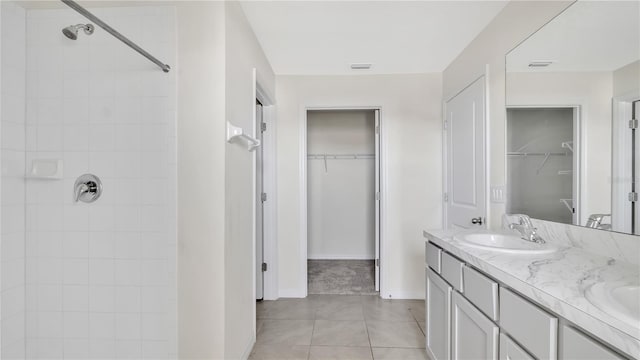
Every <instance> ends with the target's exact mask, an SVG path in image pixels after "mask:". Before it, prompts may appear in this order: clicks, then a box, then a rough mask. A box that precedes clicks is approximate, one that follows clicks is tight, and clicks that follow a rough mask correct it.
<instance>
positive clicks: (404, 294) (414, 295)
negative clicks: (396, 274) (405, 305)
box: [380, 290, 425, 300]
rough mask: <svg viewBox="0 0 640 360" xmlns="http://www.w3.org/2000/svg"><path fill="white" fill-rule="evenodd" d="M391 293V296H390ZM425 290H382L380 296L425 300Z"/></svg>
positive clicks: (384, 297)
mask: <svg viewBox="0 0 640 360" xmlns="http://www.w3.org/2000/svg"><path fill="white" fill-rule="evenodd" d="M389 295H391V297H389ZM424 296H425V294H424V292H421V291H403V290H399V291H393V290H391V291H386V290H385V291H381V292H380V297H382V298H383V299H403V300H424Z"/></svg>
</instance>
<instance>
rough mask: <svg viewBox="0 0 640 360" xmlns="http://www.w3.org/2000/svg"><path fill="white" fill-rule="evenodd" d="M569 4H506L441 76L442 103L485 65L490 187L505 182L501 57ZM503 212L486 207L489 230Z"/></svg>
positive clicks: (496, 207) (499, 206) (500, 205)
mask: <svg viewBox="0 0 640 360" xmlns="http://www.w3.org/2000/svg"><path fill="white" fill-rule="evenodd" d="M570 4H571V1H512V2H510V3H509V4H507V6H506V7H505V8H504V9H503V10H502V11H501V12H500V13H499V14H498V16H496V18H495V19H494V20H493V21H492V22H491V23H490V24H489V25H487V27H486V28H485V29H484V30H483V31H482V32H481V33H480V34H479V35H478V36H477V37H476V38H475V39H474V40H473V41H472V42H471V43H470V44H469V45H468V46H467V47H466V48H465V50H464V51H463V52H462V53H461V54H460V55H458V57H457V58H456V59H455V60H454V61H453V62H452V63H451V64H450V65H449V66H448V67H447V68H446V69H445V71H444V73H443V99H444V100H445V101H446V100H447V99H450V98H451V97H452V96H454V95H455V94H456V93H458V92H459V91H461V90H462V89H463V88H464V87H465V86H467V85H469V84H470V83H471V82H473V81H474V80H476V79H477V78H478V77H480V75H482V74H483V73H484V72H485V68H486V66H487V65H488V66H489V76H488V78H487V81H488V85H489V92H488V95H487V96H488V97H487V99H488V105H489V107H488V109H489V114H488V117H487V119H488V126H489V144H490V145H489V157H488V158H489V163H490V169H489V174H488V177H489V184H490V186H504V185H505V183H506V172H505V162H506V159H505V149H506V147H505V138H506V133H505V125H506V116H505V114H506V112H505V55H506V54H507V52H508V51H509V50H511V49H513V48H514V47H515V46H516V45H518V43H520V42H521V41H522V40H524V39H525V38H526V37H527V36H529V35H530V34H532V33H533V32H535V31H536V30H537V29H539V28H540V27H541V26H543V25H544V24H545V23H546V22H548V21H549V20H551V19H552V18H553V17H554V16H556V15H557V14H558V13H560V12H561V11H562V10H563V9H565V8H566V7H567V6H569V5H570ZM504 211H505V204H503V203H491V204H490V206H489V222H490V227H492V228H499V227H500V226H501V216H502V214H503V213H504Z"/></svg>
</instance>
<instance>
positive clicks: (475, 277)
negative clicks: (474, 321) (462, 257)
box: [462, 266, 498, 321]
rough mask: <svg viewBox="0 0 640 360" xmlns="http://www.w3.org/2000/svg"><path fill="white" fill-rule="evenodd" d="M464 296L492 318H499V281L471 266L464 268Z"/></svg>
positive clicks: (495, 319) (494, 319)
mask: <svg viewBox="0 0 640 360" xmlns="http://www.w3.org/2000/svg"><path fill="white" fill-rule="evenodd" d="M462 279H463V283H464V296H465V297H466V298H467V299H469V300H470V301H471V302H472V303H473V304H474V305H475V306H477V307H478V309H480V310H481V311H482V312H483V313H484V314H485V315H487V316H488V317H489V318H490V319H491V320H493V321H497V320H498V283H497V282H495V281H493V280H491V279H489V278H488V277H486V276H484V275H483V274H481V273H480V272H478V271H476V270H474V269H473V268H471V267H469V266H465V267H464V268H462Z"/></svg>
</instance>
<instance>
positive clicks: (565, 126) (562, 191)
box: [506, 1, 640, 234]
mask: <svg viewBox="0 0 640 360" xmlns="http://www.w3.org/2000/svg"><path fill="white" fill-rule="evenodd" d="M506 69H507V74H506V82H507V83H506V87H507V92H506V104H507V141H506V143H507V148H506V152H507V154H506V156H507V193H508V197H507V198H508V200H507V212H508V213H521V214H527V215H529V216H531V217H533V218H537V219H543V220H548V221H554V222H561V223H567V224H574V225H582V226H589V227H592V228H597V229H603V230H613V231H619V232H625V233H634V234H640V199H638V198H637V195H636V194H638V193H640V181H638V179H640V128H638V129H634V128H635V127H636V126H637V121H634V119H640V2H638V1H577V2H575V3H573V4H572V5H571V6H570V7H568V8H567V9H566V10H565V11H564V12H563V13H561V14H560V15H558V16H557V17H556V18H555V19H553V20H552V21H550V22H549V23H548V24H546V25H545V26H544V27H543V28H541V29H540V30H538V31H537V32H536V33H535V34H533V35H532V36H531V37H529V38H528V39H526V40H525V41H524V42H522V43H521V44H520V45H518V46H517V47H516V48H515V49H513V50H512V51H511V52H509V54H507V57H506Z"/></svg>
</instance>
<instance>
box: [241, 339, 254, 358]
mask: <svg viewBox="0 0 640 360" xmlns="http://www.w3.org/2000/svg"><path fill="white" fill-rule="evenodd" d="M255 344H256V337H255V335H251V339H249V344H248V345H247V348H246V349H244V352H243V353H242V357H241V359H242V360H247V359H248V358H249V356H250V355H251V351H252V350H253V347H254V346H255Z"/></svg>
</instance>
